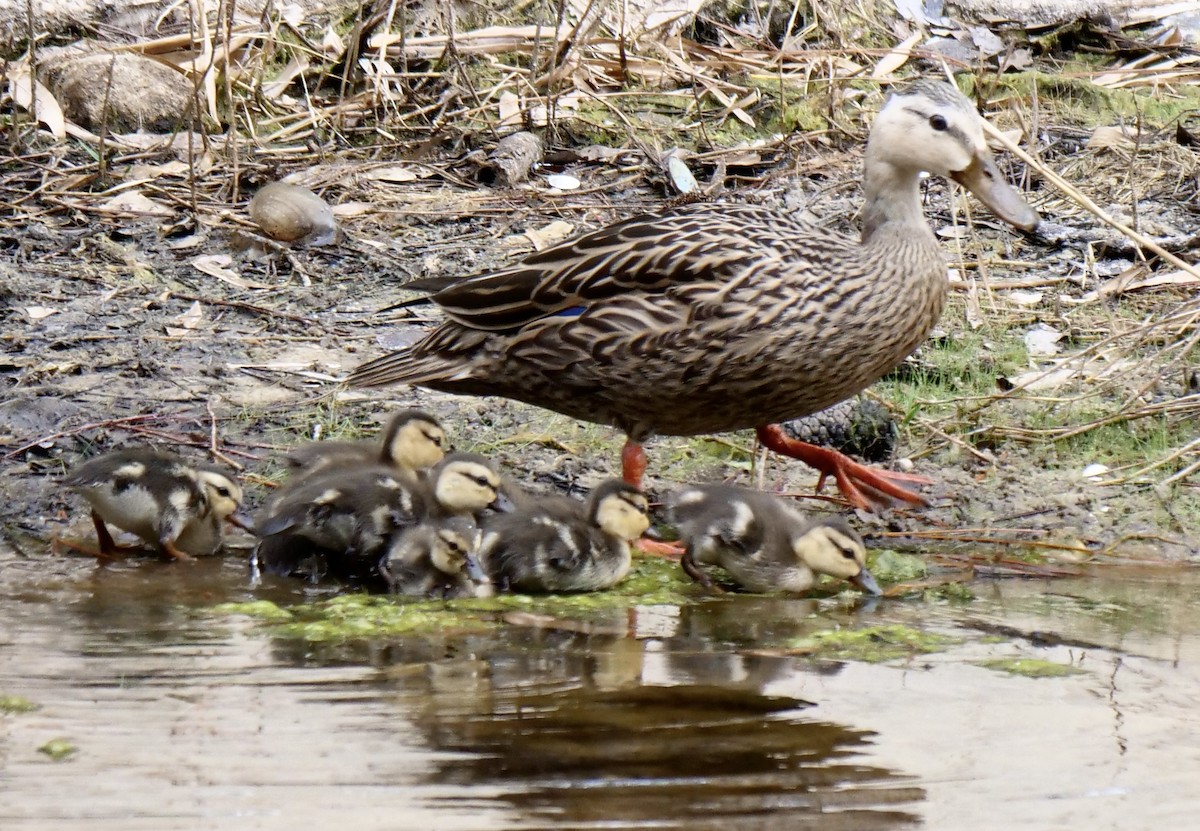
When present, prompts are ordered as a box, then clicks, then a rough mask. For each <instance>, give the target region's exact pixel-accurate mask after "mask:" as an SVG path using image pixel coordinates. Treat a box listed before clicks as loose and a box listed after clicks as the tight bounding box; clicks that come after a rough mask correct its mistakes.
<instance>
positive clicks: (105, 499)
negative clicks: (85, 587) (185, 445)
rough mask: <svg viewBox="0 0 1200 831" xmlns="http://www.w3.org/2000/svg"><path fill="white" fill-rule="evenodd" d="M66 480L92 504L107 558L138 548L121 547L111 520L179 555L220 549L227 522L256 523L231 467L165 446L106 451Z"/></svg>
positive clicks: (244, 525) (246, 526)
mask: <svg viewBox="0 0 1200 831" xmlns="http://www.w3.org/2000/svg"><path fill="white" fill-rule="evenodd" d="M63 484H65V485H66V486H67V487H69V488H71V489H72V490H74V491H76V492H77V493H79V494H80V495H81V496H82V497H83V498H84V499H86V500H87V501H88V504H89V505H90V506H91V508H92V522H93V523H94V524H95V526H96V537H97V539H98V541H99V543H100V551H99V553H100V555H101V556H103V557H113V556H114V555H116V554H118V553H120V552H122V551H127V550H131V549H132V548H133V547H132V546H119V545H117V544H116V543H115V542H114V541H113V538H112V534H110V533H109V531H108V527H107V525H108V524H111V525H115V526H116V527H118V528H120V529H122V530H123V531H128V532H129V533H131V534H135V535H136V536H138V537H141V538H142V539H143V540H145V541H146V542H147V543H149V544H150V545H152V546H156V547H159V548H161V549H162V550H163V551H164V552H165V553H167V554H169V555H170V556H171V557H174V558H175V559H176V560H190V559H192V557H198V556H205V555H208V554H215V553H216V552H217V551H218V550H219V549H220V548H221V542H222V524H223V523H224V522H227V521H228V522H229V523H231V524H233V525H237V526H239V527H241V528H243V529H246V530H250V528H251V523H250V520H249V519H248V518H247V517H246V516H245V515H244V514H242V513H241V512H240V511H239V510H238V508H239V506H240V504H241V501H242V489H241V487H240V486H239V485H238V483H237V482H236V481H234V479H233V478H232V477H231V476H230V475H229V474H228V473H227V472H226V471H224V470H222V469H221V468H219V467H216V466H214V465H209V464H206V463H203V462H189V461H186V460H184V459H183V458H182V457H180V456H177V455H176V454H174V453H170V452H167V451H163V450H155V449H154V448H150V447H135V448H129V449H127V450H117V451H114V452H112V453H106V454H104V455H103V456H98V457H96V458H95V459H91V460H90V461H88V462H86V463H84V464H83V465H81V466H80V467H79V468H78V469H77V470H75V472H74V473H72V474H71V475H70V476H68V477H67V478H66V479H64V480H63ZM72 547H73V548H79V546H72ZM80 550H86V549H83V548H80ZM92 553H95V552H92Z"/></svg>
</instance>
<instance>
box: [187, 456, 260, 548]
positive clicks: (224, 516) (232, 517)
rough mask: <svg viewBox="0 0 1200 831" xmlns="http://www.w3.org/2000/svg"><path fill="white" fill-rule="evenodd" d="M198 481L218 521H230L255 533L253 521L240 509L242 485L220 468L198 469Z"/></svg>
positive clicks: (211, 512) (210, 511)
mask: <svg viewBox="0 0 1200 831" xmlns="http://www.w3.org/2000/svg"><path fill="white" fill-rule="evenodd" d="M196 482H197V483H198V484H199V485H200V489H201V490H202V491H203V492H204V498H205V500H206V501H207V503H208V510H209V513H210V514H212V516H214V517H216V519H217V520H218V522H229V523H230V524H232V525H236V526H237V527H238V528H242V529H243V530H246V531H250V532H251V533H253V530H254V524H253V522H252V521H251V519H250V518H249V517H248V516H246V515H245V514H244V513H242V511H241V510H240V508H241V505H242V488H241V485H239V484H238V483H237V482H235V481H233V479H231V478H230V477H229V476H227V475H225V474H224V473H221V472H220V471H218V470H206V469H205V470H197V471H196Z"/></svg>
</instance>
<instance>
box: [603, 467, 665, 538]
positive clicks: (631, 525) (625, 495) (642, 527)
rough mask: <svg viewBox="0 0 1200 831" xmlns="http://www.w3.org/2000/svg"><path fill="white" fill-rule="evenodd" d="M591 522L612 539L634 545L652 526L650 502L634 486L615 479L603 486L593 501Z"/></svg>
mask: <svg viewBox="0 0 1200 831" xmlns="http://www.w3.org/2000/svg"><path fill="white" fill-rule="evenodd" d="M590 504H591V511H590V516H589V519H590V520H591V522H592V524H593V525H595V526H596V527H597V528H599V529H600V530H601V531H603V532H604V533H605V534H607V535H608V536H610V537H616V538H618V539H622V540H625V541H626V542H632V541H633V540H636V539H637V538H638V537H640V536H641V535H642V534H644V533H646V529H647V528H649V527H650V515H649V514H650V502H649V500H647V499H646V495H645V494H644V493H642V492H641V491H640V490H638V489H637V488H635V487H634V486H633V485H630V484H627V483H625V482H622V481H621V480H620V479H612V480H609V481H607V482H604V483H603V484H601V485H599V486H598V487H597V488H596V489H595V490H594V491H592V496H591V499H590Z"/></svg>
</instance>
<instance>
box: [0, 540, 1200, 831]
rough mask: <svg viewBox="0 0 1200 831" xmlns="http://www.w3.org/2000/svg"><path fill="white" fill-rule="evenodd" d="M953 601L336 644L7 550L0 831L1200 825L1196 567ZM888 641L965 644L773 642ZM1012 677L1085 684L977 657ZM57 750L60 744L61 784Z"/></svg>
mask: <svg viewBox="0 0 1200 831" xmlns="http://www.w3.org/2000/svg"><path fill="white" fill-rule="evenodd" d="M48 566H49V567H50V570H48V568H47V567H48ZM971 587H972V589H973V591H974V592H975V593H976V599H975V600H973V601H970V602H955V603H945V602H943V603H928V602H922V601H897V600H884V601H882V602H879V603H877V604H874V605H870V606H848V605H847V604H845V603H837V602H828V601H827V602H816V601H810V600H781V599H771V598H758V597H748V596H743V597H735V598H727V599H716V600H712V601H709V602H703V603H697V604H693V605H685V606H682V607H680V606H670V605H664V606H653V607H638V608H635V609H630V610H625V609H620V610H615V611H613V612H611V613H609V614H607V615H605V616H603V619H602V620H600V621H599V622H598V623H599V625H595V626H593V628H591V629H590V630H589V631H590V632H591V633H590V634H587V633H580V632H573V631H564V630H560V629H547V628H535V627H531V626H520V625H508V626H505V627H503V628H501V629H499V630H497V631H492V632H486V633H484V634H479V633H476V634H455V633H449V632H447V633H442V634H439V635H436V636H424V637H407V638H390V639H387V640H379V641H363V642H354V643H348V644H340V645H336V644H335V645H330V644H312V643H307V642H304V641H298V640H288V639H281V638H277V637H273V636H272V635H270V634H269V630H267V629H266V628H264V627H263V626H262V625H261V624H259V623H257V622H254V621H251V620H248V619H246V618H242V617H240V616H233V617H228V616H226V617H216V616H213V615H212V614H209V613H206V612H204V611H203V610H205V609H207V608H209V607H211V606H213V605H214V604H216V603H219V602H222V601H225V600H230V599H233V600H244V599H250V598H254V597H268V598H271V599H274V600H276V601H277V602H280V603H290V602H298V601H300V600H302V599H303V594H302V589H301V588H299V587H297V586H295V585H290V584H278V585H275V586H269V587H263V588H259V589H257V590H255V591H253V592H252V591H250V590H249V589H248V588H247V581H246V574H245V570H244V567H243V565H242V564H241V563H239V562H237V561H236V560H234V559H227V560H225V561H209V562H201V563H197V564H194V565H186V564H185V565H173V564H160V563H156V562H148V561H143V562H131V563H122V564H118V565H115V566H110V567H105V568H97V567H95V566H94V565H92V564H91V563H90V562H88V561H86V560H84V559H82V558H63V559H53V560H49V559H41V558H39V559H20V558H17V557H15V556H13V555H4V554H0V695H10V696H11V695H19V696H24V697H25V698H27V699H29V700H31V701H32V702H34V703H36V704H37V705H39V709H38V710H36V711H34V712H29V713H23V714H8V715H0V794H3V797H2V798H0V827H2V828H4V829H32V828H39V829H40V828H50V827H54V828H60V827H66V826H71V827H76V826H78V827H87V828H95V829H142V828H145V829H175V828H178V829H185V828H186V829H194V828H210V827H220V828H252V829H276V828H280V829H282V828H288V829H291V828H294V827H298V826H299V827H316V826H318V825H321V824H326V823H333V824H336V825H337V827H346V828H354V829H374V828H396V827H405V828H418V829H420V828H438V829H446V830H447V831H453V830H454V829H506V828H513V829H516V828H547V829H549V828H554V829H585V828H586V829H592V828H604V829H623V828H656V829H657V828H681V829H682V828H688V829H709V828H712V829H716V828H720V829H723V830H724V831H741V829H807V828H814V829H815V828H820V829H833V830H834V831H837V829H867V830H868V831H870V829H885V828H886V829H892V828H909V827H917V826H920V827H924V828H935V829H961V828H972V829H987V828H996V829H1011V828H1014V827H1017V826H1018V825H1026V826H1028V827H1031V828H1060V827H1061V828H1065V827H1079V828H1088V829H1097V828H1112V829H1122V831H1126V830H1127V829H1136V828H1156V829H1163V828H1185V827H1194V825H1195V816H1196V810H1197V808H1198V807H1200V787H1198V786H1197V784H1196V783H1197V782H1200V713H1198V712H1197V707H1198V705H1197V699H1198V695H1200V572H1196V571H1191V570H1185V569H1170V570H1158V571H1128V570H1122V571H1115V570H1105V571H1097V572H1096V573H1095V574H1093V575H1091V576H1088V577H1086V578H1082V579H1075V580H1055V581H1045V580H1004V581H1000V580H995V581H976V582H975V583H973V584H972V586H971ZM593 623H596V622H595V621H594V622H593ZM879 624H904V625H907V626H911V627H917V628H921V629H925V630H929V631H933V632H937V633H941V634H944V635H949V636H953V637H954V638H955V639H956V643H954V644H953V645H952V646H950V648H948V649H947V650H945V651H941V652H936V653H933V654H927V655H918V656H916V657H913V658H908V659H899V660H893V661H890V662H887V663H867V662H864V661H860V660H839V661H834V660H815V659H813V658H811V657H808V656H806V655H803V654H793V652H794V650H793V651H792V652H789V649H788V648H787V647H788V645H789V644H790V643H792V642H793V639H794V638H797V637H799V636H803V635H808V634H811V633H813V632H816V631H820V630H823V629H830V628H833V627H858V626H866V625H879ZM1014 656H1020V657H1034V658H1040V659H1045V660H1049V661H1054V662H1058V663H1062V664H1071V665H1073V666H1075V667H1077V668H1079V669H1082V670H1083V671H1082V672H1081V673H1079V674H1076V675H1071V676H1067V677H1060V678H1026V677H1019V676H1013V675H1009V674H1005V673H1002V672H998V671H995V670H993V669H987V668H983V667H981V666H979V665H977V663H975V662H977V661H980V660H985V659H990V658H997V657H1014ZM54 738H63V739H65V740H67V741H68V742H69V743H70V744H71V745H73V746H75V747H76V748H77V751H76V752H75V753H74V754H72V755H71V756H70V757H69V758H67V759H65V760H63V761H57V762H56V761H52V760H51V759H50V758H49V757H47V756H46V755H45V754H43V753H40V752H39V751H38V748H39V747H41V746H43V745H44V744H45V743H46V742H47V741H49V740H51V739H54Z"/></svg>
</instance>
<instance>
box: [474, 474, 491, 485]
mask: <svg viewBox="0 0 1200 831" xmlns="http://www.w3.org/2000/svg"><path fill="white" fill-rule="evenodd" d="M475 484H476V485H479V487H481V488H490V487H491V486H492V483H491V482H489V481H488V480H487V477H486V476H476V477H475Z"/></svg>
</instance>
